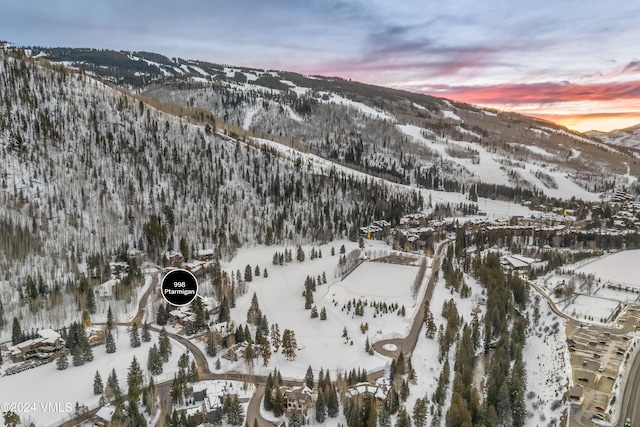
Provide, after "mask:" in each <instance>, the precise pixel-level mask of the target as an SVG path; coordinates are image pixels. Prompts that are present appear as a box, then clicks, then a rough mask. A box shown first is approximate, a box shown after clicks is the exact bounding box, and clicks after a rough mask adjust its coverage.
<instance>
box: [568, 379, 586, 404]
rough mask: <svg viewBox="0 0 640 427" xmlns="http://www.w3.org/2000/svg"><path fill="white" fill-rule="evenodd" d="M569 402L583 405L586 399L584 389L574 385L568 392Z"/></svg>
mask: <svg viewBox="0 0 640 427" xmlns="http://www.w3.org/2000/svg"><path fill="white" fill-rule="evenodd" d="M568 396H569V402H571V403H572V404H575V405H582V400H583V399H584V388H583V387H582V386H581V385H580V384H577V385H574V386H573V387H571V389H570V390H569V392H568Z"/></svg>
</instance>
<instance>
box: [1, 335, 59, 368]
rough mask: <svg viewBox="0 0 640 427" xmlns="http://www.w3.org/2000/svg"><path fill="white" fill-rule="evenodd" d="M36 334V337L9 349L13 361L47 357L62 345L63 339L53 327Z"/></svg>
mask: <svg viewBox="0 0 640 427" xmlns="http://www.w3.org/2000/svg"><path fill="white" fill-rule="evenodd" d="M37 334H38V337H37V338H33V339H30V340H26V341H23V342H21V343H18V344H16V345H15V346H13V347H11V348H10V349H9V351H10V352H11V360H12V361H13V362H24V361H25V360H27V359H30V358H39V359H48V358H50V357H52V356H53V355H55V354H56V353H57V352H58V351H59V350H61V349H62V348H63V347H64V340H63V339H62V338H61V337H60V334H59V333H57V332H56V331H54V330H53V329H42V330H39V331H38V333H37Z"/></svg>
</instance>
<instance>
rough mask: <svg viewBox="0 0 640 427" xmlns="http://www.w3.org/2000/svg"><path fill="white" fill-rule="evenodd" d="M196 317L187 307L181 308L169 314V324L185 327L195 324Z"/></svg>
mask: <svg viewBox="0 0 640 427" xmlns="http://www.w3.org/2000/svg"><path fill="white" fill-rule="evenodd" d="M195 320H196V315H195V314H193V313H192V312H190V311H188V310H187V309H186V308H185V307H180V308H177V309H175V310H171V311H170V312H169V322H170V323H171V324H173V325H182V326H185V325H186V324H187V323H189V322H194V321H195Z"/></svg>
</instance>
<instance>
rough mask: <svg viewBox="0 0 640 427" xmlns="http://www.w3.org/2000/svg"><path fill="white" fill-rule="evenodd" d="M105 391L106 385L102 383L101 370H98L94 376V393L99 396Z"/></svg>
mask: <svg viewBox="0 0 640 427" xmlns="http://www.w3.org/2000/svg"><path fill="white" fill-rule="evenodd" d="M103 391H104V385H103V384H102V378H101V377H100V372H98V371H96V375H95V377H94V378H93V394H95V395H96V396H99V395H101V394H102V392H103Z"/></svg>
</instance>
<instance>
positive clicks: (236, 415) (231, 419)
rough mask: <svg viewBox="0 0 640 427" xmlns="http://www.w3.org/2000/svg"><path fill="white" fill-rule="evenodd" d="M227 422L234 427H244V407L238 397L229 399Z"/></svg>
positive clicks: (234, 396)
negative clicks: (241, 426) (240, 426)
mask: <svg viewBox="0 0 640 427" xmlns="http://www.w3.org/2000/svg"><path fill="white" fill-rule="evenodd" d="M227 400H228V403H227V422H228V423H229V424H231V425H232V426H239V425H242V423H243V422H244V416H243V414H242V406H241V405H240V402H238V396H236V395H233V397H227Z"/></svg>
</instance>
